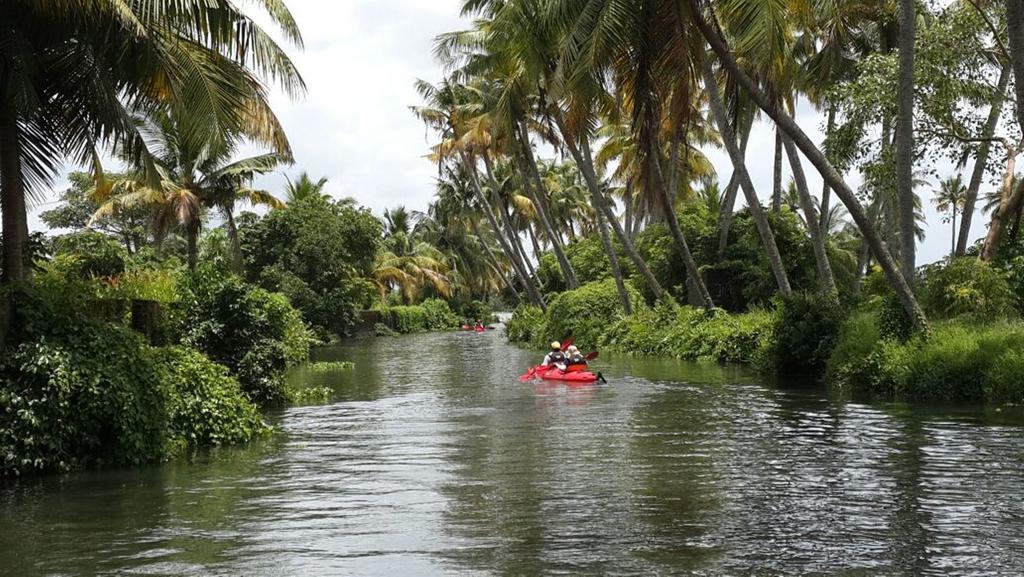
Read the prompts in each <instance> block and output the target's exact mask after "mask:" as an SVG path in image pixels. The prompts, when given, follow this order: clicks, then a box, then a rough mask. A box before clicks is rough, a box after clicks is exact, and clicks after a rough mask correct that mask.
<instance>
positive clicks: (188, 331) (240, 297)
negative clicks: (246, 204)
mask: <svg viewBox="0 0 1024 577" xmlns="http://www.w3.org/2000/svg"><path fill="white" fill-rule="evenodd" d="M181 286H182V299H181V302H180V303H179V304H178V306H179V307H180V309H181V314H180V315H179V319H180V323H181V324H180V327H179V331H180V336H179V339H180V341H181V342H182V343H183V344H185V345H187V346H191V347H194V348H197V349H199V350H200V351H202V352H204V353H206V354H207V355H208V356H209V357H210V358H211V359H213V360H214V361H216V362H218V363H221V364H223V365H225V366H227V367H228V368H229V369H231V372H232V374H234V375H235V376H236V377H238V380H239V382H241V384H242V389H243V390H244V391H245V393H246V395H247V396H248V397H249V398H250V399H251V400H253V401H254V402H256V403H259V404H262V405H267V404H279V403H281V402H284V401H285V400H286V398H285V379H284V374H285V371H286V370H287V368H288V367H289V366H292V365H297V364H299V363H302V362H305V361H306V359H307V358H308V357H309V347H310V344H311V342H312V340H313V339H312V336H311V335H310V333H309V331H307V330H306V327H305V324H304V323H303V321H302V317H301V315H300V314H299V313H298V311H296V310H295V309H294V308H292V306H291V304H289V302H288V299H287V298H285V297H284V296H282V295H280V294H274V293H269V292H267V291H265V290H263V289H261V288H259V287H256V286H254V285H250V284H248V283H246V282H244V281H243V280H242V279H240V278H238V277H236V276H234V275H223V274H217V273H216V272H214V271H211V270H209V269H203V268H201V269H200V270H199V271H198V272H197V273H194V274H189V275H186V277H185V278H184V280H183V282H182V283H181Z"/></svg>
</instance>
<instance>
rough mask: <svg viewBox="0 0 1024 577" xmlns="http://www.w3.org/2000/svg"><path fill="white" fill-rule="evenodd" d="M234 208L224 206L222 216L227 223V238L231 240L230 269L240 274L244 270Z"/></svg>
mask: <svg viewBox="0 0 1024 577" xmlns="http://www.w3.org/2000/svg"><path fill="white" fill-rule="evenodd" d="M234 212H235V211H234V210H233V209H232V207H230V206H225V207H224V218H225V221H226V223H227V225H228V239H229V240H230V241H231V270H232V272H234V273H235V274H237V275H241V274H242V273H243V272H244V271H243V270H242V269H243V268H244V267H243V263H242V242H241V240H240V239H239V238H238V226H236V225H235V215H234Z"/></svg>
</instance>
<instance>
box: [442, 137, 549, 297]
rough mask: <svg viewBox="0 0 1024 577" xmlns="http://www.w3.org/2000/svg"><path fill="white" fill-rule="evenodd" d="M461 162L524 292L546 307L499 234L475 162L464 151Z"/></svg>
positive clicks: (460, 153)
mask: <svg viewBox="0 0 1024 577" xmlns="http://www.w3.org/2000/svg"><path fill="white" fill-rule="evenodd" d="M459 155H460V158H461V160H462V164H463V166H464V167H465V169H466V171H467V172H468V173H469V180H470V183H471V184H472V185H473V192H474V193H476V197H477V201H478V202H479V203H480V206H481V208H483V210H484V216H485V217H487V221H488V222H489V223H490V224H491V228H492V229H494V233H495V236H497V237H498V243H499V244H500V245H501V249H502V250H503V251H505V255H506V256H508V260H509V262H511V263H512V267H513V268H515V269H516V274H518V275H519V277H520V278H521V279H522V280H523V284H524V285H525V286H526V292H527V294H528V295H529V297H530V302H531V303H533V304H534V305H535V306H538V307H540V308H541V309H545V310H546V309H547V306H545V304H544V297H542V296H541V294H540V291H539V290H537V287H536V285H534V284H533V277H532V276H530V275H528V274H527V273H526V267H525V265H524V264H523V263H522V262H520V261H519V258H518V255H517V254H516V253H515V250H513V248H512V246H511V245H510V244H509V242H508V239H506V238H505V237H504V236H503V235H502V234H501V227H500V226H499V225H498V218H497V217H496V216H494V210H493V209H492V208H491V203H490V201H488V200H487V195H486V194H484V191H483V187H481V186H480V178H479V175H478V174H477V171H476V164H474V163H473V162H472V161H471V160H470V158H469V155H468V154H467V153H466V152H464V151H460V152H459Z"/></svg>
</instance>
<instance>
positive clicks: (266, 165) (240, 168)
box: [93, 114, 286, 273]
mask: <svg viewBox="0 0 1024 577" xmlns="http://www.w3.org/2000/svg"><path fill="white" fill-rule="evenodd" d="M138 125H139V128H138V131H139V133H140V134H141V135H142V136H143V137H144V138H145V141H146V147H147V148H146V150H147V154H148V155H149V156H150V157H151V159H152V164H151V170H152V169H155V171H156V172H157V173H158V174H159V176H160V181H159V183H157V184H155V185H154V184H151V181H150V177H149V175H148V174H147V171H144V170H137V171H135V173H134V174H132V175H130V176H129V177H128V178H124V179H119V180H116V181H113V182H111V183H109V186H97V187H96V188H95V189H94V190H93V193H94V194H93V196H94V198H95V199H96V200H97V201H99V202H101V203H102V204H101V206H100V208H99V209H98V210H97V211H96V215H95V217H94V218H95V219H103V218H109V217H110V216H111V215H113V214H115V213H117V212H118V211H121V210H124V209H133V208H136V207H138V206H148V207H151V208H152V209H153V218H152V225H153V232H154V235H155V236H156V238H157V239H162V238H163V237H165V236H166V235H167V233H168V232H169V231H171V230H173V229H175V228H178V229H180V230H182V231H183V232H184V236H185V239H186V241H187V243H188V266H189V269H190V270H194V269H195V267H196V264H197V261H198V239H199V231H200V228H201V227H202V215H203V211H204V209H214V210H218V211H219V212H220V213H221V214H222V216H223V217H224V219H225V224H226V226H227V233H228V238H229V240H230V242H231V247H232V255H233V256H232V268H233V269H234V270H235V272H239V273H240V272H242V247H241V244H240V243H239V240H238V228H237V226H236V224H235V218H234V209H235V205H236V204H237V203H239V202H248V203H250V204H253V205H265V206H269V207H271V208H280V207H282V206H284V203H282V202H281V201H280V200H278V199H277V198H275V197H274V196H273V195H271V194H270V193H269V192H267V191H264V190H257V189H254V188H252V187H251V184H252V180H253V178H255V177H256V176H258V175H261V174H266V173H268V172H270V171H272V170H274V169H275V168H276V167H277V166H278V165H280V164H281V163H282V162H284V161H285V159H286V157H285V156H284V155H283V154H281V153H269V154H262V155H258V156H253V157H249V158H243V159H234V158H233V155H234V151H235V150H236V144H237V142H238V140H237V139H236V138H232V137H225V138H223V139H221V140H214V139H208V140H206V141H204V142H196V141H193V140H192V139H189V138H187V133H188V132H189V131H190V127H189V126H188V121H179V120H178V119H175V118H172V117H170V116H167V115H156V114H154V115H152V116H150V117H149V118H140V119H139V121H138ZM196 145H198V146H196Z"/></svg>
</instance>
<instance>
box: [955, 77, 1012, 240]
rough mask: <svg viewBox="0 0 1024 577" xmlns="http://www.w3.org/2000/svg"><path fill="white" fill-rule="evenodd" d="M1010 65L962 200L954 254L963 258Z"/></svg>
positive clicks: (1001, 108)
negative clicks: (962, 206)
mask: <svg viewBox="0 0 1024 577" xmlns="http://www.w3.org/2000/svg"><path fill="white" fill-rule="evenodd" d="M1011 72H1012V71H1011V70H1010V64H1009V63H1007V64H1005V65H1004V66H1003V69H1002V70H1001V71H1000V72H999V84H998V86H997V88H996V95H995V100H993V101H992V108H990V109H989V111H988V119H987V121H986V122H985V132H984V134H983V135H982V138H984V139H985V140H983V141H982V143H981V145H979V146H978V157H977V158H976V159H975V161H974V170H973V172H971V182H970V183H969V184H968V185H967V196H966V198H965V199H964V208H963V211H962V215H961V218H960V235H959V238H958V239H957V242H956V251H955V254H956V255H958V256H963V255H964V253H966V252H967V243H968V242H970V240H971V222H972V220H973V218H974V207H975V205H976V203H977V202H978V192H979V191H980V190H981V182H982V180H984V178H985V169H986V168H987V166H988V155H989V152H990V151H991V150H992V142H991V138H992V137H993V136H994V135H995V133H996V127H997V126H998V125H999V117H1000V116H1002V114H1003V104H1004V103H1005V102H1006V88H1007V86H1008V85H1009V83H1010V74H1011Z"/></svg>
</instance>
